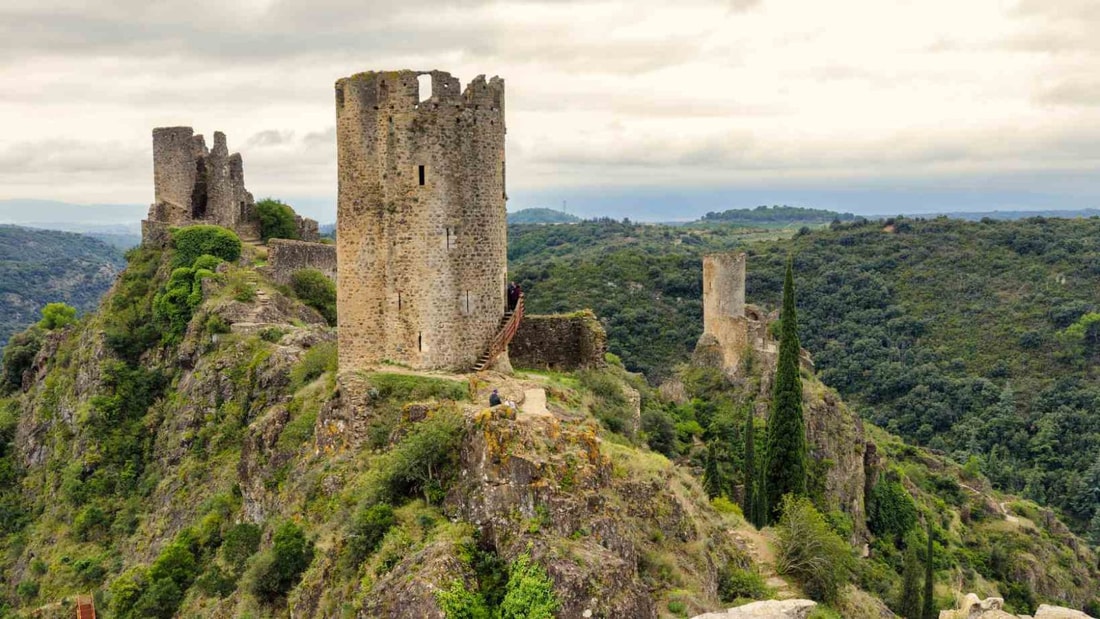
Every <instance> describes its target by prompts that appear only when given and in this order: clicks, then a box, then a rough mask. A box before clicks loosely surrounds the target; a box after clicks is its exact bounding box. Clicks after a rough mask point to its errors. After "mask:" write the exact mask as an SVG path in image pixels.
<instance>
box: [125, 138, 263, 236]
mask: <svg viewBox="0 0 1100 619" xmlns="http://www.w3.org/2000/svg"><path fill="white" fill-rule="evenodd" d="M153 185H154V191H155V196H156V197H155V200H154V202H153V205H152V206H151V207H150V208H149V217H148V219H146V220H145V221H143V222H142V236H143V239H144V242H145V243H147V244H149V243H151V244H163V243H164V242H165V241H166V239H167V235H166V232H167V229H168V228H170V227H177V226H189V225H192V224H200V223H205V224H214V225H218V226H223V227H225V228H229V229H231V230H233V231H234V232H236V233H237V234H238V235H239V236H240V237H241V238H242V239H244V240H248V241H258V240H259V239H260V218H259V215H258V213H257V212H256V204H255V201H254V200H253V198H252V194H251V193H249V192H248V190H246V189H245V187H244V163H243V162H242V160H241V155H240V153H233V154H229V149H228V148H227V147H226V142H225V134H224V133H222V132H220V131H216V132H214V147H213V148H212V149H208V148H207V147H206V140H205V139H204V138H203V136H202V135H195V132H194V130H193V129H192V128H191V127H159V128H157V129H153Z"/></svg>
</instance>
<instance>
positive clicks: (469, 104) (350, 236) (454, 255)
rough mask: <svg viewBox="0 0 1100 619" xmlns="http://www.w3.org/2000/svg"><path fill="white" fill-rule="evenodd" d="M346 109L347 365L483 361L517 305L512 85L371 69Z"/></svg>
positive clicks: (343, 350) (343, 289) (342, 128)
mask: <svg viewBox="0 0 1100 619" xmlns="http://www.w3.org/2000/svg"><path fill="white" fill-rule="evenodd" d="M423 75H430V76H431V82H432V89H431V95H430V96H427V94H428V93H423V94H422V93H420V89H419V83H418V78H419V77H420V76H423ZM422 99H423V100H422ZM336 117H337V120H336V129H337V153H338V162H339V182H340V186H339V202H338V210H337V234H336V238H337V262H338V265H339V271H340V285H339V287H338V295H337V296H338V301H337V305H338V313H339V316H340V329H339V338H340V339H339V348H340V366H341V368H342V369H348V368H366V367H372V366H374V365H376V364H378V363H380V362H381V361H383V360H390V361H395V362H399V363H404V364H407V365H409V366H411V367H414V368H421V369H428V368H440V369H466V368H470V367H472V366H473V365H474V364H475V363H476V361H477V359H478V357H479V356H480V355H481V353H482V352H484V351H485V349H486V348H487V346H488V344H489V342H490V341H491V340H492V339H493V337H494V335H495V334H496V332H497V330H498V329H499V327H500V322H501V319H502V317H503V315H504V311H505V285H506V280H505V278H506V272H507V223H506V213H505V201H506V199H507V196H506V195H505V184H504V132H505V129H504V82H503V80H501V79H500V78H496V77H494V78H493V79H491V80H488V81H486V79H485V77H484V76H478V77H477V78H475V79H474V80H473V81H472V82H470V84H469V85H468V86H467V87H466V89H465V90H462V89H461V85H460V83H459V81H458V79H456V78H453V77H451V75H450V74H448V73H445V72H442V71H432V72H430V73H423V72H416V71H388V72H367V73H360V74H357V75H354V76H352V77H348V78H344V79H341V80H339V81H337V82H336Z"/></svg>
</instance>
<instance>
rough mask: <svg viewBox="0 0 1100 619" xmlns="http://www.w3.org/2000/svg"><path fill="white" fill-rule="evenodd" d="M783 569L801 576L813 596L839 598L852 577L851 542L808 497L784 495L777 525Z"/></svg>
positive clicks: (780, 569)
mask: <svg viewBox="0 0 1100 619" xmlns="http://www.w3.org/2000/svg"><path fill="white" fill-rule="evenodd" d="M776 534H777V537H778V548H777V550H778V552H777V557H776V558H777V562H776V563H777V567H778V569H779V573H781V574H785V575H787V576H790V577H792V578H794V579H795V580H797V581H798V582H799V584H801V585H802V589H803V590H804V591H805V592H806V594H807V595H809V596H810V597H811V598H813V599H815V600H818V601H821V602H826V603H830V602H834V601H836V599H837V597H838V595H839V593H840V590H841V588H842V587H843V586H844V585H845V584H847V583H848V582H849V580H851V575H852V569H853V567H854V561H853V559H852V553H851V549H850V548H849V547H848V543H847V542H845V541H844V540H843V539H841V538H840V536H839V535H837V534H836V533H834V532H833V531H832V529H831V528H830V527H829V524H828V523H827V522H825V518H824V517H823V516H822V515H821V514H820V513H819V512H818V511H817V510H816V509H814V506H813V503H812V502H810V500H809V499H807V498H805V497H801V498H794V497H792V496H790V495H787V496H785V497H783V502H782V516H781V518H780V520H779V525H778V527H777V529H776Z"/></svg>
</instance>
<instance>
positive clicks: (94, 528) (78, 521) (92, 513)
mask: <svg viewBox="0 0 1100 619" xmlns="http://www.w3.org/2000/svg"><path fill="white" fill-rule="evenodd" d="M110 527H111V519H110V518H108V517H107V514H105V513H104V512H103V510H102V509H100V508H98V507H96V506H94V505H89V506H88V507H85V508H84V509H83V510H82V511H81V512H80V513H79V514H77V515H76V518H74V519H73V535H75V536H76V539H78V540H80V541H82V542H89V541H96V540H99V539H102V538H103V537H105V536H106V534H107V531H108V530H109V529H110Z"/></svg>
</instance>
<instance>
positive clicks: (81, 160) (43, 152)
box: [0, 140, 151, 177]
mask: <svg viewBox="0 0 1100 619" xmlns="http://www.w3.org/2000/svg"><path fill="white" fill-rule="evenodd" d="M150 156H151V155H150V152H149V151H148V150H144V149H141V148H137V147H134V146H133V145H122V144H116V143H98V142H83V141H79V140H42V141H35V142H20V143H16V144H10V145H8V146H6V147H3V148H2V149H0V177H19V176H21V175H24V174H29V175H34V174H43V173H57V172H61V173H66V174H70V173H83V172H87V173H93V174H101V173H111V172H125V173H129V172H132V171H133V170H134V169H135V168H136V167H137V166H140V165H151V164H150V163H149V157H150Z"/></svg>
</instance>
